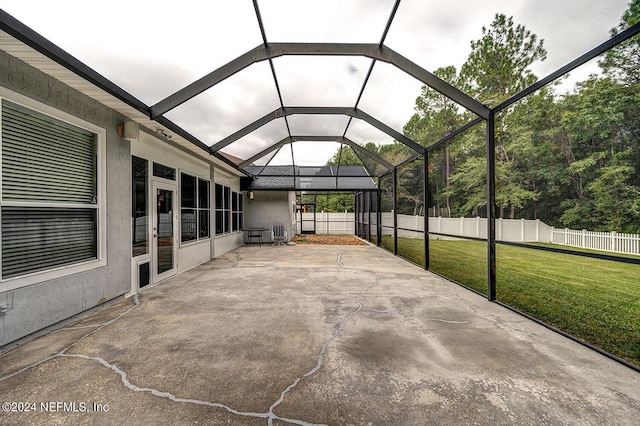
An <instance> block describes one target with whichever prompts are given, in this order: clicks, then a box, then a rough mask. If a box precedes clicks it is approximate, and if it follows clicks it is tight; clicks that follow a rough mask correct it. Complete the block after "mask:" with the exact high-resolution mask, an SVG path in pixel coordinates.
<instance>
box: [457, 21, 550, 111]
mask: <svg viewBox="0 0 640 426" xmlns="http://www.w3.org/2000/svg"><path fill="white" fill-rule="evenodd" d="M543 45H544V40H538V37H537V36H536V35H535V34H533V33H531V31H529V30H527V29H526V28H525V27H524V26H523V25H515V24H514V22H513V17H509V18H507V17H506V16H505V15H503V14H496V16H495V18H494V20H493V22H492V23H491V27H490V28H489V29H487V28H486V27H482V38H480V40H477V41H472V42H471V53H470V54H469V57H468V59H467V61H466V62H465V63H464V65H463V66H462V69H461V72H460V74H461V81H462V83H463V84H464V87H465V88H466V89H467V91H468V93H469V94H471V95H473V96H476V98H477V99H478V100H480V101H481V102H483V103H485V104H487V105H489V106H496V105H498V104H500V103H501V102H503V101H505V100H507V99H508V98H509V97H510V96H512V95H514V94H516V93H518V92H520V91H522V90H523V89H525V88H526V87H528V86H530V85H531V84H533V83H535V81H536V80H537V79H536V76H535V75H534V74H533V72H532V71H531V70H530V69H529V67H530V66H531V64H533V63H534V62H536V61H544V60H545V59H546V58H547V51H546V50H545V48H544V47H543Z"/></svg>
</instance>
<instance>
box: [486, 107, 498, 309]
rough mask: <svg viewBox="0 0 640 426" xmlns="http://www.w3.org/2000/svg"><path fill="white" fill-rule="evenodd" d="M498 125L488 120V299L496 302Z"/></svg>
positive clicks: (492, 118) (490, 115)
mask: <svg viewBox="0 0 640 426" xmlns="http://www.w3.org/2000/svg"><path fill="white" fill-rule="evenodd" d="M495 218H496V123H495V114H494V113H493V112H491V113H490V114H489V119H488V120H487V287H488V293H487V298H488V299H489V300H490V301H494V300H496V226H495Z"/></svg>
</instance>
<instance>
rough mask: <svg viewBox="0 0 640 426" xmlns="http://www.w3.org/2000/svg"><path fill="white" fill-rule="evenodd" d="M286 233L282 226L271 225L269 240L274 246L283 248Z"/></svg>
mask: <svg viewBox="0 0 640 426" xmlns="http://www.w3.org/2000/svg"><path fill="white" fill-rule="evenodd" d="M287 237H288V235H287V231H286V229H284V225H273V226H272V227H271V240H272V241H273V245H274V246H284V245H285V243H286V242H287Z"/></svg>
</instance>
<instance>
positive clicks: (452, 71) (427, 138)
mask: <svg viewBox="0 0 640 426" xmlns="http://www.w3.org/2000/svg"><path fill="white" fill-rule="evenodd" d="M434 74H435V75H436V76H437V77H439V78H441V79H442V80H444V81H446V82H447V83H449V84H452V85H454V86H456V85H457V84H458V80H459V78H458V73H457V71H456V68H455V67H453V66H448V67H444V68H438V69H437V70H435V72H434ZM414 109H415V111H416V112H415V114H414V115H413V116H412V117H411V119H410V120H409V122H407V124H406V125H405V126H404V129H403V131H404V134H405V135H407V136H409V137H410V138H412V139H413V140H414V141H416V142H418V143H419V144H421V145H422V146H429V145H432V144H434V143H436V142H437V141H438V140H440V139H442V138H443V137H445V136H447V135H449V134H450V133H451V132H453V131H454V130H456V129H457V128H459V127H460V126H461V125H462V121H463V120H462V114H461V113H460V111H459V106H458V105H457V104H456V103H455V102H454V101H453V100H451V99H449V98H448V97H446V96H445V95H443V94H441V93H439V92H437V91H435V90H433V89H431V88H430V87H428V86H422V89H421V93H420V96H418V97H417V98H416V105H415V107H414ZM443 154H444V155H443V157H442V158H440V156H437V157H435V158H434V159H433V160H436V161H438V160H441V161H438V164H437V165H436V163H435V162H433V167H432V168H431V170H432V172H436V173H432V176H431V179H437V180H438V183H439V186H441V187H443V188H444V191H443V192H439V191H438V195H437V196H436V197H435V199H434V202H436V203H439V202H440V201H443V202H444V207H445V208H446V209H450V207H451V198H450V196H449V195H446V194H448V193H449V192H448V189H449V187H450V185H451V167H452V164H451V163H452V158H451V152H450V147H449V141H447V142H445V147H444V153H443ZM441 198H442V200H441Z"/></svg>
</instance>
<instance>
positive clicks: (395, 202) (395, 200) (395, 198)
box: [393, 167, 398, 254]
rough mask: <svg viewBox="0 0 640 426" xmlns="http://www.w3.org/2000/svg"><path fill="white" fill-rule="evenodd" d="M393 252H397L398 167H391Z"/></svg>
mask: <svg viewBox="0 0 640 426" xmlns="http://www.w3.org/2000/svg"><path fill="white" fill-rule="evenodd" d="M393 254H398V168H397V167H394V168H393Z"/></svg>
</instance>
